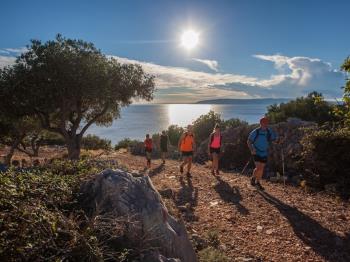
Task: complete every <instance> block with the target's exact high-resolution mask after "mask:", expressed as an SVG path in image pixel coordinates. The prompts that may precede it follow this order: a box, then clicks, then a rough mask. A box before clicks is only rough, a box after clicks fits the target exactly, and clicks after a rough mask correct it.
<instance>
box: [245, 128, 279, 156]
mask: <svg viewBox="0 0 350 262" xmlns="http://www.w3.org/2000/svg"><path fill="white" fill-rule="evenodd" d="M258 129H259V135H258V136H257V132H258ZM269 132H270V135H271V137H270V141H274V140H276V139H277V135H276V133H275V132H274V131H273V130H271V129H270V128H269ZM267 136H268V133H267V129H265V130H263V129H261V128H260V127H258V128H256V129H254V130H253V131H252V132H250V134H249V137H248V139H249V141H251V142H254V140H255V142H254V144H253V146H254V148H255V150H256V154H257V155H259V156H261V157H267V156H268V149H269V142H270V141H268V138H267ZM255 137H256V139H255Z"/></svg>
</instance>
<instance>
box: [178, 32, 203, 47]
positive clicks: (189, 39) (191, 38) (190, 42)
mask: <svg viewBox="0 0 350 262" xmlns="http://www.w3.org/2000/svg"><path fill="white" fill-rule="evenodd" d="M198 42H199V34H198V33H197V32H195V31H193V30H187V31H185V32H183V34H182V35H181V45H182V46H183V47H185V48H186V49H192V48H194V47H196V46H197V45H198Z"/></svg>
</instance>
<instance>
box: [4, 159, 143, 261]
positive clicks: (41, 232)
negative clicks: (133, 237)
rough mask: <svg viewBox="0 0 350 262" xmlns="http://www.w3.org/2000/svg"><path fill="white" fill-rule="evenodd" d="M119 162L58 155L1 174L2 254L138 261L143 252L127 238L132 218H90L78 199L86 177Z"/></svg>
mask: <svg viewBox="0 0 350 262" xmlns="http://www.w3.org/2000/svg"><path fill="white" fill-rule="evenodd" d="M115 167H117V166H116V163H112V162H111V161H98V160H91V159H90V160H84V161H63V160H55V161H53V162H52V163H50V164H49V165H47V166H44V167H41V168H38V169H32V170H27V171H25V172H23V171H15V170H9V171H7V172H6V173H3V174H1V176H0V232H1V238H0V260H1V261H63V260H67V261H105V260H111V261H133V259H134V258H135V255H137V254H138V253H137V252H135V251H133V250H132V247H129V246H128V245H129V243H128V241H126V238H124V232H125V231H124V230H126V228H127V227H130V224H128V223H127V220H126V219H124V220H123V218H120V217H118V218H115V217H113V218H110V219H109V218H108V217H104V218H100V217H92V218H88V217H87V216H86V214H85V212H84V210H83V208H82V207H81V206H80V204H79V196H80V195H79V194H78V192H79V188H80V183H81V181H82V180H85V179H87V178H88V177H90V176H91V175H93V174H96V173H97V172H100V171H102V170H104V169H106V168H115ZM108 239H111V240H110V241H109V242H108V241H107V240H108ZM118 239H119V241H118ZM111 242H113V243H111ZM126 248H127V249H126ZM129 250H130V252H129ZM131 253H133V257H131ZM123 258H124V259H125V260H122V259H123ZM129 258H130V260H128V259H129Z"/></svg>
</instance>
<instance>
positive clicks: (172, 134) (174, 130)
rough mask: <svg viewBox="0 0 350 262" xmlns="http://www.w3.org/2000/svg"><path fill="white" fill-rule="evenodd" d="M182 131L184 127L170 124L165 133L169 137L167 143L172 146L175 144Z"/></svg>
mask: <svg viewBox="0 0 350 262" xmlns="http://www.w3.org/2000/svg"><path fill="white" fill-rule="evenodd" d="M183 132H184V129H183V128H182V127H180V126H177V125H171V126H169V127H168V130H167V134H168V138H169V143H170V144H171V145H173V146H177V144H178V142H179V139H180V137H181V134H182V133H183Z"/></svg>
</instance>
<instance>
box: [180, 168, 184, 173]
mask: <svg viewBox="0 0 350 262" xmlns="http://www.w3.org/2000/svg"><path fill="white" fill-rule="evenodd" d="M183 172H184V167H183V166H180V173H181V174H182V173H183Z"/></svg>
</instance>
